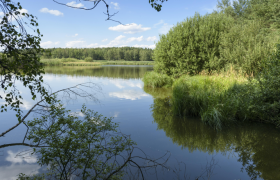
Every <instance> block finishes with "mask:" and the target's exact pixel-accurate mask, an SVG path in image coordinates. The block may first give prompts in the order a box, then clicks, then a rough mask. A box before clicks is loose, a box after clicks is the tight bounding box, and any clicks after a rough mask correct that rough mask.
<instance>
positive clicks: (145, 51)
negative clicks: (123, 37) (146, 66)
mask: <svg viewBox="0 0 280 180" xmlns="http://www.w3.org/2000/svg"><path fill="white" fill-rule="evenodd" d="M152 54H153V50H152V49H149V48H136V47H111V48H83V49H81V48H80V49H78V48H52V49H45V52H44V53H42V55H41V58H43V59H51V58H59V59H61V58H76V59H80V60H84V59H85V58H87V57H91V58H92V59H93V60H125V61H152Z"/></svg>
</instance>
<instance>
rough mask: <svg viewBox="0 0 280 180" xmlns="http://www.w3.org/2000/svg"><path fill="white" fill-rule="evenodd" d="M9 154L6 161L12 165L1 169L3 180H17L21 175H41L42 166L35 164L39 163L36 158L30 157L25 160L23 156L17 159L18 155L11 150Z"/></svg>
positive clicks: (0, 173)
mask: <svg viewBox="0 0 280 180" xmlns="http://www.w3.org/2000/svg"><path fill="white" fill-rule="evenodd" d="M7 153H8V156H7V157H6V161H8V162H11V163H12V164H11V165H10V166H1V167H0V175H1V177H0V179H1V180H15V179H17V177H18V175H19V174H20V173H24V174H26V175H31V174H38V173H39V171H38V170H39V169H40V166H39V165H38V164H34V163H36V162H37V158H36V156H28V157H25V158H23V157H21V156H18V157H16V156H17V154H18V153H14V152H12V151H11V150H9V151H8V152H7ZM31 163H32V164H31Z"/></svg>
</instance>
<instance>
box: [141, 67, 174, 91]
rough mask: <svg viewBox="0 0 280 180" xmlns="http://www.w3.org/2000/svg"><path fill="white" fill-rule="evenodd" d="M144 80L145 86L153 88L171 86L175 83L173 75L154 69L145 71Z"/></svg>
mask: <svg viewBox="0 0 280 180" xmlns="http://www.w3.org/2000/svg"><path fill="white" fill-rule="evenodd" d="M143 81H144V85H145V86H149V87H152V88H159V87H171V86H172V83H173V79H172V78H171V77H169V76H167V75H166V74H159V73H156V72H154V71H151V72H147V73H145V75H144V78H143Z"/></svg>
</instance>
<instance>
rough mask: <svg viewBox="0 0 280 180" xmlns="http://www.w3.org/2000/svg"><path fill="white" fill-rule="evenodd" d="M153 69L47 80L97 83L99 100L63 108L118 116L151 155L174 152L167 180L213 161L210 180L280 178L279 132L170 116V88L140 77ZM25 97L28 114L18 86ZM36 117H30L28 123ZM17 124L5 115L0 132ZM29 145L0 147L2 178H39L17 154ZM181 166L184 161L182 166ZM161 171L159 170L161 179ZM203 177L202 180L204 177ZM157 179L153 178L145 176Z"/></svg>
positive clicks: (80, 70) (78, 71) (64, 74)
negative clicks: (210, 124) (220, 126)
mask: <svg viewBox="0 0 280 180" xmlns="http://www.w3.org/2000/svg"><path fill="white" fill-rule="evenodd" d="M151 70H152V66H102V67H46V68H45V71H46V74H45V75H44V81H45V82H46V83H47V84H49V85H50V87H51V89H52V91H53V92H55V91H57V90H59V89H63V88H66V87H70V86H74V85H76V84H79V83H84V82H93V83H96V84H97V85H99V86H100V87H101V88H102V90H101V91H100V92H99V93H96V94H95V97H96V98H97V99H98V102H96V101H95V102H94V101H85V100H83V99H80V98H78V99H77V100H75V101H72V102H69V104H65V106H66V107H67V108H68V109H70V110H71V111H73V112H79V111H80V109H81V107H82V105H83V104H84V103H85V105H86V106H87V108H89V109H93V110H95V111H97V112H99V113H100V114H103V115H104V116H106V117H114V120H113V121H114V122H118V123H119V125H120V126H119V130H120V131H121V132H122V133H124V134H129V135H131V139H132V140H134V141H135V142H136V143H137V146H138V147H139V148H141V149H142V150H143V151H144V152H145V153H146V154H147V155H149V156H150V157H152V158H156V157H160V156H162V155H164V154H165V153H166V152H167V151H169V152H170V153H171V157H170V159H169V161H168V165H169V166H170V167H171V168H173V170H176V169H177V170H178V168H181V170H182V171H176V173H174V171H173V170H170V171H169V172H165V175H164V176H161V177H160V178H159V179H161V178H163V177H165V178H166V179H172V178H174V179H175V178H176V177H177V175H180V176H181V177H182V176H183V175H184V174H186V175H187V177H190V179H195V177H198V176H199V175H200V174H201V173H202V172H203V171H204V170H205V167H206V166H207V164H208V165H209V164H210V163H211V159H214V160H215V162H216V163H217V164H216V165H215V166H214V168H215V169H214V171H213V174H211V178H210V179H217V180H219V179H221V180H227V179H229V180H234V179H242V180H243V179H244V180H245V179H253V178H256V179H280V151H279V149H280V130H279V129H276V128H274V127H273V126H270V125H265V124H258V123H251V124H250V123H249V124H239V125H236V126H234V127H231V128H228V129H224V130H223V131H222V132H216V131H214V130H213V129H212V128H210V127H208V126H207V125H204V124H203V123H201V121H200V120H199V119H194V118H185V119H180V118H177V117H173V116H172V112H171V108H170V107H169V103H168V102H169V98H168V97H169V96H170V95H171V94H170V90H168V89H151V88H144V87H143V82H142V81H141V78H142V77H143V75H144V74H145V72H147V71H151ZM18 87H19V89H20V91H21V93H22V95H23V96H24V97H25V102H24V106H22V109H23V110H24V112H26V110H28V109H30V108H31V107H32V105H33V104H34V103H35V101H32V100H29V99H31V98H30V95H29V92H28V90H27V89H25V88H22V87H21V86H20V85H18ZM30 119H33V116H30V117H29V120H30ZM16 122H17V120H16V118H15V116H14V115H13V113H12V112H8V113H1V118H0V124H1V126H0V132H3V131H4V130H6V129H7V128H8V127H11V126H12V125H14V124H15V123H16ZM25 132H26V128H25V127H24V126H20V127H18V128H17V129H16V130H14V131H12V132H11V133H9V134H7V135H6V136H5V137H4V138H1V139H0V145H2V144H6V143H17V142H21V141H22V138H23V137H24V135H25ZM26 150H30V148H28V147H23V146H15V147H6V148H2V149H0V180H10V179H11V180H12V179H16V177H17V175H18V174H19V173H25V174H34V173H35V174H36V173H40V172H43V171H44V168H41V167H40V166H38V165H37V164H36V156H29V157H28V156H27V157H26V155H25V156H24V157H25V158H22V157H21V156H17V155H18V153H19V152H25V151H26ZM178 162H183V163H181V164H180V166H178ZM160 174H161V172H159V176H160ZM206 175H207V174H204V176H203V177H204V178H205V179H206ZM146 178H147V179H153V178H154V176H152V175H151V176H149V175H148V176H147V177H146Z"/></svg>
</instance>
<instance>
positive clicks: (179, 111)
mask: <svg viewBox="0 0 280 180" xmlns="http://www.w3.org/2000/svg"><path fill="white" fill-rule="evenodd" d="M246 82H247V79H246V78H244V77H242V76H240V77H236V76H221V75H219V76H202V75H200V76H188V75H185V76H182V77H180V78H179V79H178V80H176V81H175V82H174V84H173V86H172V88H173V94H172V101H171V102H172V107H173V111H174V113H175V114H176V115H179V116H195V117H201V119H202V121H203V122H205V123H206V124H209V125H210V126H212V127H214V128H215V129H221V128H222V126H223V125H229V124H230V123H231V122H234V121H236V120H237V113H239V111H240V108H239V107H240V103H241V102H242V101H240V97H239V92H240V91H242V89H243V88H244V84H246ZM243 114H244V113H243Z"/></svg>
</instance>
